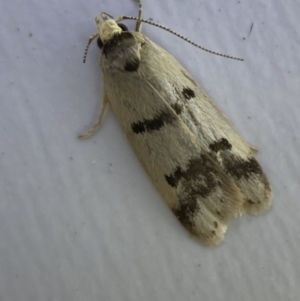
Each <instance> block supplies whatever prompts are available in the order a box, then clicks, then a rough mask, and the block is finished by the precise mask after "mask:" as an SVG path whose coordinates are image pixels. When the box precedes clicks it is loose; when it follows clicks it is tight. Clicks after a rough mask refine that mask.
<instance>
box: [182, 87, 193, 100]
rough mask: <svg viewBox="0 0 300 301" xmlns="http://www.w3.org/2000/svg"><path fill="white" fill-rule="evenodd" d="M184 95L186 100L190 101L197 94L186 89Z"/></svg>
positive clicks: (183, 91)
mask: <svg viewBox="0 0 300 301" xmlns="http://www.w3.org/2000/svg"><path fill="white" fill-rule="evenodd" d="M182 95H183V97H184V98H185V99H187V100H189V99H191V98H194V97H195V92H194V91H193V90H192V89H191V88H189V87H186V88H183V90H182Z"/></svg>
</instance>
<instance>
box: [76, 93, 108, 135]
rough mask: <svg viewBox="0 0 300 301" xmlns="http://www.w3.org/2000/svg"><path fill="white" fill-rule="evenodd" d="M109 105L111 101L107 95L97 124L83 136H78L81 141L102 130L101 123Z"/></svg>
mask: <svg viewBox="0 0 300 301" xmlns="http://www.w3.org/2000/svg"><path fill="white" fill-rule="evenodd" d="M108 104H109V99H108V97H107V95H106V94H105V95H104V99H103V105H102V109H101V113H100V115H99V117H98V120H97V122H96V123H95V125H94V126H93V127H92V128H91V129H90V130H89V131H88V132H86V133H84V134H82V135H79V136H78V138H79V139H87V138H89V137H91V136H93V135H94V134H95V133H96V132H97V130H98V129H99V128H100V125H101V122H102V119H103V116H104V114H105V111H106V109H107V106H108Z"/></svg>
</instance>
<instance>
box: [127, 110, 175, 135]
mask: <svg viewBox="0 0 300 301" xmlns="http://www.w3.org/2000/svg"><path fill="white" fill-rule="evenodd" d="M175 120H176V118H175V116H173V114H170V113H168V112H162V113H161V114H159V115H157V116H155V117H153V118H151V119H144V120H143V121H138V122H133V123H132V124H131V128H132V130H133V132H134V133H136V134H142V133H145V132H152V131H158V130H159V129H160V128H162V127H163V126H164V125H165V124H170V123H172V122H173V121H175Z"/></svg>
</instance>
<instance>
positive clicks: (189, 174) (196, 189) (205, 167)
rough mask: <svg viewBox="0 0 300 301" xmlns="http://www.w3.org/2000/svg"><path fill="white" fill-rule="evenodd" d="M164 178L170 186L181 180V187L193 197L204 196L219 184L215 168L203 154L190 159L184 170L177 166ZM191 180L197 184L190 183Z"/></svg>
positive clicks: (174, 185) (175, 185)
mask: <svg viewBox="0 0 300 301" xmlns="http://www.w3.org/2000/svg"><path fill="white" fill-rule="evenodd" d="M165 179H166V181H167V182H168V184H169V185H170V186H172V187H177V185H178V182H179V181H180V180H182V185H183V189H184V190H185V191H187V192H188V194H189V196H193V197H194V198H197V197H198V196H201V197H203V198H205V197H206V196H207V195H209V194H210V193H211V192H212V191H213V190H214V189H215V188H216V187H217V186H218V185H219V181H218V179H217V176H216V175H215V170H213V167H212V164H211V162H210V161H209V160H208V159H207V157H206V156H205V155H200V157H199V158H195V159H191V160H190V161H189V163H188V165H187V168H186V170H182V169H181V167H180V166H177V167H176V169H175V171H174V172H173V173H172V174H170V175H165ZM192 181H194V182H195V183H197V184H196V185H190V182H192Z"/></svg>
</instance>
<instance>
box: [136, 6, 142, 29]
mask: <svg viewBox="0 0 300 301" xmlns="http://www.w3.org/2000/svg"><path fill="white" fill-rule="evenodd" d="M137 2H138V5H139V15H138V18H139V19H141V18H142V11H143V8H142V2H141V0H137ZM141 30H142V22H141V21H136V26H135V31H137V32H141Z"/></svg>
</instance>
